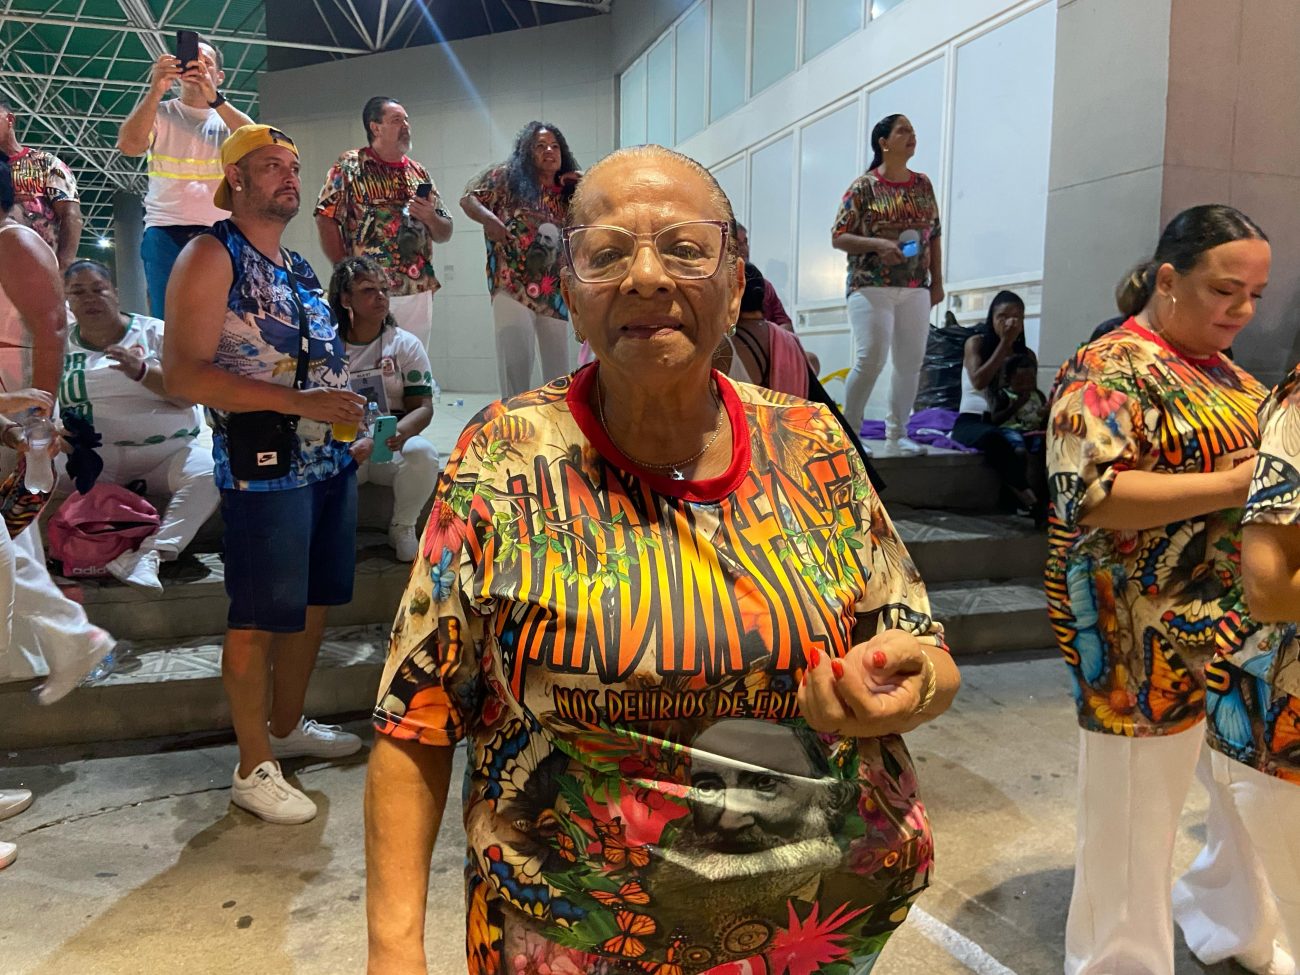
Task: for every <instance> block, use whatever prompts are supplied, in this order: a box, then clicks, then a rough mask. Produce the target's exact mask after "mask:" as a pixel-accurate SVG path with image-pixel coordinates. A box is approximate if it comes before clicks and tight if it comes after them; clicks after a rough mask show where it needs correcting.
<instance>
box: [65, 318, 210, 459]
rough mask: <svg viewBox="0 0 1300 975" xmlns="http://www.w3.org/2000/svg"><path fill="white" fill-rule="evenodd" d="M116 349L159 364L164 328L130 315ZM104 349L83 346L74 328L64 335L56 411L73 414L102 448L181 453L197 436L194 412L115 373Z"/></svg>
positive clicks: (196, 412) (198, 419)
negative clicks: (168, 446)
mask: <svg viewBox="0 0 1300 975" xmlns="http://www.w3.org/2000/svg"><path fill="white" fill-rule="evenodd" d="M114 344H115V345H120V346H122V347H123V348H125V349H128V350H129V351H131V352H132V353H134V354H135V355H137V356H139V357H140V359H141V361H143V362H151V363H161V362H162V344H163V323H162V322H161V321H159V320H158V319H156V318H148V317H146V316H144V315H132V316H131V324H130V325H128V326H127V329H126V334H125V335H123V336H122V338H121V339H119V340H118V341H117V342H116V343H114ZM114 365H116V361H115V360H114V359H113V358H112V357H111V356H109V355H108V354H107V353H106V352H105V351H104V350H103V349H96V348H94V347H93V346H91V345H88V344H86V342H84V341H83V340H82V338H81V330H80V329H78V328H77V327H76V326H75V325H74V326H73V327H72V330H71V332H70V333H69V335H68V351H67V353H66V354H65V355H64V356H63V377H62V379H60V380H59V411H60V412H61V413H63V414H64V415H65V416H66V415H67V414H69V413H76V414H78V415H79V416H81V417H82V419H84V420H85V421H86V422H87V423H89V424H90V425H91V426H93V427H94V428H95V432H96V433H98V434H99V435H100V436H101V437H103V438H104V446H106V447H154V446H157V445H158V444H161V443H167V442H168V441H171V442H172V445H173V446H175V447H177V448H180V447H184V446H185V445H186V444H188V443H189V442H190V441H191V440H193V439H194V438H195V437H197V436H198V435H199V430H200V428H201V425H202V422H203V421H202V419H201V417H200V416H199V408H198V407H197V406H179V405H177V404H176V403H173V402H172V401H171V400H169V399H166V398H164V397H162V396H159V395H158V394H157V393H154V392H152V391H150V390H149V389H148V388H146V387H145V385H144V384H143V383H138V382H136V381H135V380H134V379H132V378H131V377H130V376H128V375H126V374H125V373H123V372H122V371H121V370H119V369H114V368H113V366H114Z"/></svg>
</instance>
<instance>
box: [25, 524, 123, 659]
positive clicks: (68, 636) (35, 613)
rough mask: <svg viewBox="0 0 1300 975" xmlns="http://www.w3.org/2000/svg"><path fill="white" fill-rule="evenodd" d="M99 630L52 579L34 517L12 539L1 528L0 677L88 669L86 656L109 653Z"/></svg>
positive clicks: (77, 604) (79, 605)
mask: <svg viewBox="0 0 1300 975" xmlns="http://www.w3.org/2000/svg"><path fill="white" fill-rule="evenodd" d="M99 632H100V630H99V627H97V626H94V625H93V624H92V623H91V622H90V620H88V619H87V618H86V611H85V610H84V609H82V607H81V604H80V603H75V602H73V601H72V600H71V599H69V598H68V597H67V596H65V595H63V593H62V591H60V589H59V587H58V586H56V585H55V584H54V580H53V579H51V578H50V573H49V570H48V569H46V567H45V549H44V547H43V546H42V544H41V536H40V533H39V532H38V531H37V526H36V524H35V522H33V523H32V524H31V525H29V526H28V527H27V529H26V530H25V531H23V532H22V534H20V535H19V536H18V537H17V538H15V539H12V540H11V539H10V538H9V533H8V532H7V531H5V530H4V528H3V527H0V681H14V680H29V679H31V678H33V677H40V676H43V675H44V674H48V673H58V672H60V671H63V670H72V669H75V668H78V667H80V668H81V669H82V670H83V671H84V670H85V667H84V665H83V661H84V660H85V659H86V658H87V656H90V655H99V656H103V654H104V653H105V652H106V649H105V648H104V646H102V645H100V646H96V644H95V637H96V635H97V634H98V633H99Z"/></svg>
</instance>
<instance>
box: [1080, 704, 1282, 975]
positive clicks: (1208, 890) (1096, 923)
mask: <svg viewBox="0 0 1300 975" xmlns="http://www.w3.org/2000/svg"><path fill="white" fill-rule="evenodd" d="M1203 751H1204V752H1207V753H1208V748H1206V747H1205V732H1204V729H1203V728H1201V727H1200V726H1198V727H1195V728H1192V729H1191V730H1189V731H1184V732H1182V733H1181V734H1177V735H1164V736H1161V737H1156V738H1128V737H1125V736H1123V735H1107V734H1099V733H1096V732H1089V731H1081V732H1080V736H1079V819H1078V837H1077V841H1076V846H1075V868H1074V892H1073V894H1072V896H1071V898H1070V913H1069V917H1068V919H1067V920H1066V925H1065V972H1066V975H1173V971H1174V932H1173V919H1174V911H1173V901H1174V899H1175V898H1176V899H1177V901H1178V921H1179V925H1180V927H1182V928H1183V931H1184V934H1185V935H1186V937H1187V941H1188V944H1189V945H1190V946H1191V947H1192V950H1193V951H1197V950H1198V945H1203V944H1204V943H1206V942H1207V941H1208V940H1209V938H1210V937H1212V939H1213V942H1214V951H1212V952H1210V953H1209V954H1210V955H1211V957H1206V956H1204V955H1202V956H1201V957H1202V959H1203V960H1205V961H1207V962H1212V961H1215V960H1219V959H1222V958H1226V957H1230V956H1237V955H1239V956H1245V957H1249V958H1252V959H1255V958H1269V957H1271V955H1272V945H1273V940H1274V938H1275V937H1277V935H1278V933H1279V931H1278V922H1277V915H1276V912H1275V911H1273V909H1272V908H1271V906H1270V904H1269V897H1268V891H1267V886H1266V885H1265V883H1264V880H1263V876H1262V874H1261V872H1260V865H1259V860H1258V857H1256V856H1255V853H1254V851H1253V850H1252V848H1251V845H1250V839H1249V837H1248V836H1247V835H1246V833H1245V830H1244V828H1243V827H1242V825H1241V820H1240V818H1239V817H1237V816H1236V814H1235V813H1234V812H1233V809H1232V803H1231V799H1230V797H1229V795H1228V793H1227V791H1226V790H1225V789H1223V788H1221V787H1219V786H1218V784H1217V783H1216V782H1215V781H1214V780H1213V778H1212V777H1210V776H1209V774H1208V767H1209V761H1210V760H1209V758H1208V756H1203V755H1202V752H1203ZM1198 763H1199V764H1200V765H1201V766H1204V771H1203V772H1202V775H1201V779H1202V782H1204V783H1205V784H1206V787H1207V788H1208V789H1209V793H1210V808H1209V812H1208V814H1207V817H1206V842H1205V849H1204V850H1202V851H1201V854H1200V856H1199V857H1197V860H1196V862H1195V864H1193V865H1192V867H1191V869H1189V870H1188V871H1187V873H1186V874H1185V875H1184V876H1183V878H1182V879H1181V880H1179V881H1178V884H1177V887H1176V893H1173V894H1171V891H1170V884H1169V879H1170V878H1169V874H1170V870H1171V868H1172V865H1173V851H1174V838H1175V835H1176V833H1177V830H1178V820H1179V817H1180V815H1181V813H1182V809H1183V802H1184V800H1185V799H1186V798H1187V790H1188V789H1189V788H1190V787H1191V782H1192V775H1193V773H1194V772H1195V771H1196V770H1197V768H1198ZM1198 954H1199V951H1198Z"/></svg>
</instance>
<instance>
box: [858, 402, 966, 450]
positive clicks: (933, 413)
mask: <svg viewBox="0 0 1300 975" xmlns="http://www.w3.org/2000/svg"><path fill="white" fill-rule="evenodd" d="M956 422H957V413H956V411H955V410H940V409H929V410H921V411H920V412H917V413H913V414H912V418H911V419H910V420H908V421H907V435H908V437H910V438H911V439H912V440H915V441H916V442H917V443H923V444H928V445H929V446H931V447H942V448H943V449H944V450H959V451H961V452H962V453H964V454H978V453H979V451H978V450H976V449H975V448H974V447H967V446H966V445H965V444H961V443H958V442H957V441H956V440H953V439H952V437H950V436H948V434H950V433H951V432H952V425H953V424H954V423H956ZM860 436H861V437H862V439H863V440H884V439H885V421H884V420H863V421H862V431H861V434H860Z"/></svg>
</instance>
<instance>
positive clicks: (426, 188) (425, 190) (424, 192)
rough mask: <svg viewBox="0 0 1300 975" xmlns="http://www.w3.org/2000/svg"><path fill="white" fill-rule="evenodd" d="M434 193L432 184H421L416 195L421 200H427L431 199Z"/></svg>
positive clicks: (416, 190)
mask: <svg viewBox="0 0 1300 975" xmlns="http://www.w3.org/2000/svg"><path fill="white" fill-rule="evenodd" d="M432 192H433V184H432V183H421V184H420V185H419V186H417V187H416V188H415V195H416V196H418V197H419V198H420V199H421V200H427V199H428V198H429V194H430V193H432Z"/></svg>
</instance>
